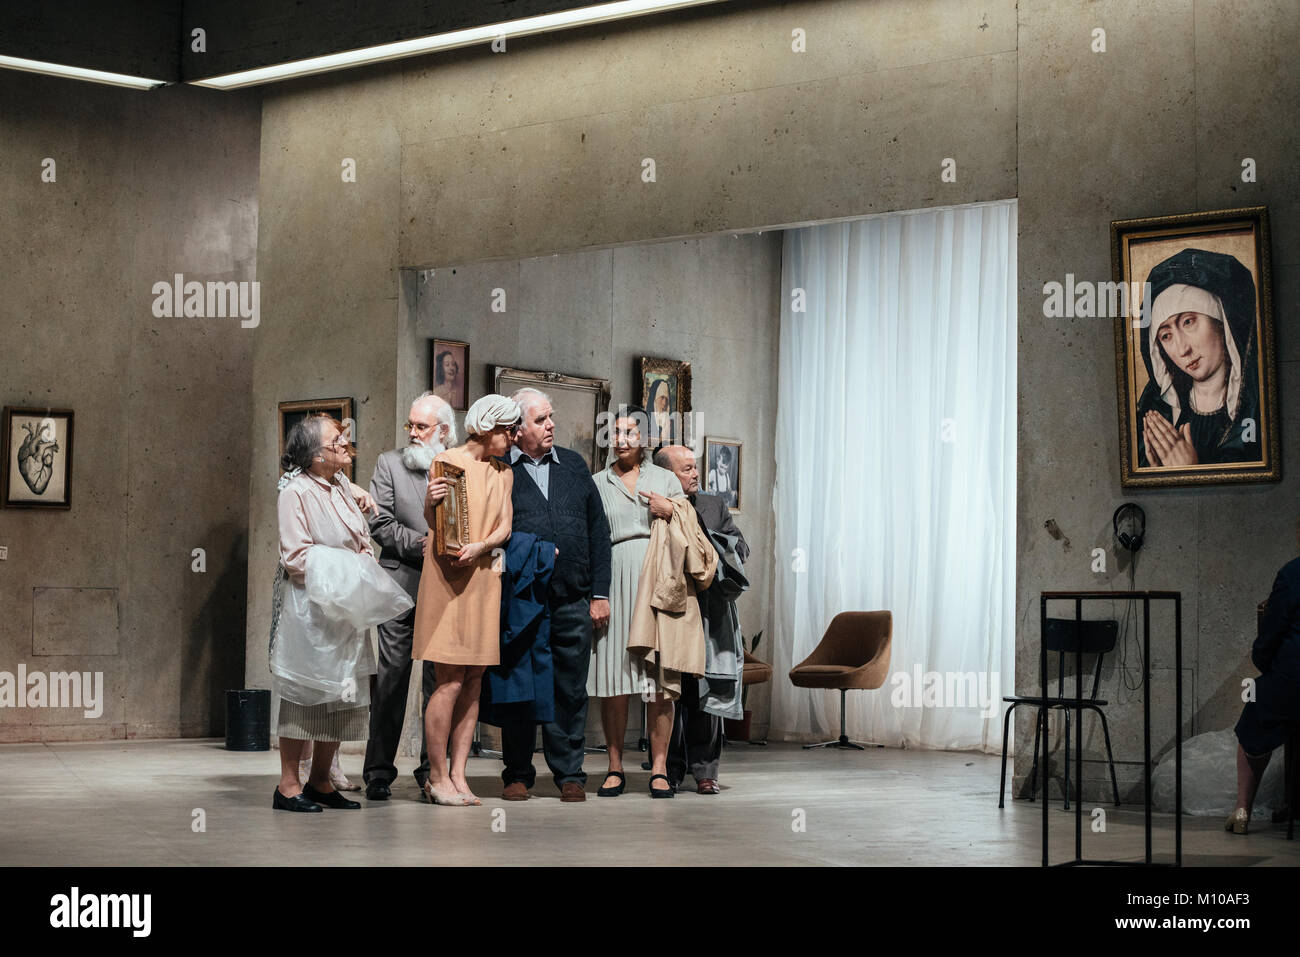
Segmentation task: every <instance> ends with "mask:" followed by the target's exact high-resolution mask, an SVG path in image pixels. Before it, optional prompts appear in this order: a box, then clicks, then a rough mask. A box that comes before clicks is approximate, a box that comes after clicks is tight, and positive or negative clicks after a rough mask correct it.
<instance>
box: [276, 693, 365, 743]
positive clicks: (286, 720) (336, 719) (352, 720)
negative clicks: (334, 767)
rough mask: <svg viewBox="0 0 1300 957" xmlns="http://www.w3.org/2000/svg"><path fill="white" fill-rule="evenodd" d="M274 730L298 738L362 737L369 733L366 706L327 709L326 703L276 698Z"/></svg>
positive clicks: (354, 739) (357, 738)
mask: <svg viewBox="0 0 1300 957" xmlns="http://www.w3.org/2000/svg"><path fill="white" fill-rule="evenodd" d="M276 734H278V735H279V736H280V737H282V738H291V739H294V740H298V741H365V740H367V739H368V738H369V737H370V706H369V705H364V704H363V705H362V706H361V707H359V708H340V709H338V710H336V711H330V710H328V708H327V706H326V705H323V704H317V705H311V706H310V707H309V706H307V705H301V704H294V703H293V702H292V701H286V700H285V699H284V698H281V699H280V720H279V722H278V723H277V725H276Z"/></svg>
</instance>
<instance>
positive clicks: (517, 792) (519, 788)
mask: <svg viewBox="0 0 1300 957" xmlns="http://www.w3.org/2000/svg"><path fill="white" fill-rule="evenodd" d="M501 799H502V800H504V801H527V800H528V787H527V785H525V784H524V782H523V781H511V782H510V783H509V784H507V785H506V786H505V790H503V791H502V792H501Z"/></svg>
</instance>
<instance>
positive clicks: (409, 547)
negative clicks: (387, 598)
mask: <svg viewBox="0 0 1300 957" xmlns="http://www.w3.org/2000/svg"><path fill="white" fill-rule="evenodd" d="M427 482H428V476H427V475H426V474H425V473H424V472H412V471H411V470H410V469H408V468H407V467H406V466H405V465H403V464H402V453H401V452H400V451H398V450H397V449H393V450H391V451H388V452H384V453H382V454H381V455H380V456H379V459H378V461H376V462H375V474H374V476H373V477H372V478H371V479H370V494H371V495H372V496H373V497H374V499H375V504H376V505H378V506H379V514H378V515H372V516H370V534H371V535H372V536H373V537H374V539H375V541H377V542H378V543H379V546H380V551H379V564H380V565H382V566H384V568H386V569H387V570H388V574H389V575H391V576H392V577H393V580H394V581H395V582H397V584H399V585H401V586H402V587H403V588H404V589H406V593H407V594H408V595H410V596H411V597H412V598H415V597H416V596H417V594H418V593H419V591H420V571H421V570H422V569H423V568H424V546H423V545H421V544H420V540H421V539H422V538H424V536H425V535H426V534H427V533H428V531H429V526H428V524H427V523H426V522H425V520H424V492H425V487H426V485H427Z"/></svg>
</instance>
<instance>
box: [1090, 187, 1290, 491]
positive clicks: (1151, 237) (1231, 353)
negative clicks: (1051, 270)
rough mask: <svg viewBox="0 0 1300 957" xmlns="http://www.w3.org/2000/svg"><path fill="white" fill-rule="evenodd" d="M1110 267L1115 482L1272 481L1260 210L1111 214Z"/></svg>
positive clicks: (1269, 294)
mask: <svg viewBox="0 0 1300 957" xmlns="http://www.w3.org/2000/svg"><path fill="white" fill-rule="evenodd" d="M1111 269H1112V273H1113V278H1114V281H1115V283H1116V284H1121V285H1120V288H1121V290H1123V291H1126V293H1127V295H1126V296H1124V297H1121V299H1122V300H1124V301H1125V304H1126V306H1127V308H1125V309H1119V310H1116V311H1117V313H1118V316H1117V318H1116V320H1115V357H1116V363H1115V369H1116V379H1117V382H1118V386H1119V388H1118V392H1119V436H1120V479H1121V483H1122V485H1123V487H1124V488H1144V487H1170V486H1187V485H1217V484H1224V483H1243V482H1276V481H1279V480H1280V479H1281V478H1282V462H1281V457H1280V442H1279V436H1280V434H1281V430H1280V428H1279V422H1278V413H1277V371H1276V360H1275V353H1274V346H1273V288H1272V273H1271V267H1270V261H1269V226H1268V210H1267V209H1266V208H1265V207H1263V206H1255V207H1249V208H1245V209H1230V210H1219V211H1215V212H1206V213H1189V214H1185V215H1179V216H1160V217H1154V218H1150V219H1130V220H1122V221H1118V222H1113V223H1111ZM1138 303H1140V304H1141V305H1140V308H1139V306H1138Z"/></svg>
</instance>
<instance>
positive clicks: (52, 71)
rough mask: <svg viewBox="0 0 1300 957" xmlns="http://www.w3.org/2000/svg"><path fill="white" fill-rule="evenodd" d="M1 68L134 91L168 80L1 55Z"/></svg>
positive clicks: (149, 87) (150, 87)
mask: <svg viewBox="0 0 1300 957" xmlns="http://www.w3.org/2000/svg"><path fill="white" fill-rule="evenodd" d="M0 67H8V68H9V69H11V70H23V71H25V72H27V73H44V74H46V75H48V76H62V77H67V78H68V79H70V80H89V81H90V82H91V83H107V84H108V85H109V86H126V87H130V88H131V89H133V90H152V89H153V88H154V87H156V86H165V85H166V83H167V81H166V80H150V79H147V78H146V77H142V76H128V75H127V74H125V73H106V72H105V71H103V70H87V69H86V68H85V67H80V66H64V65H63V64H62V63H46V62H44V61H43V60H24V59H23V58H22V57H16V56H4V55H0Z"/></svg>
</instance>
